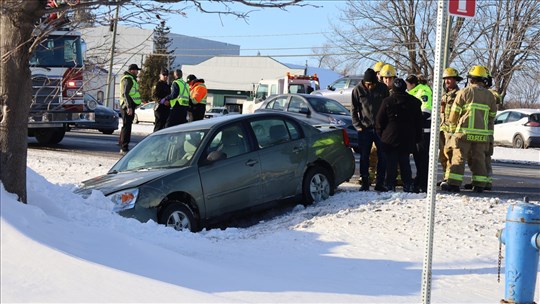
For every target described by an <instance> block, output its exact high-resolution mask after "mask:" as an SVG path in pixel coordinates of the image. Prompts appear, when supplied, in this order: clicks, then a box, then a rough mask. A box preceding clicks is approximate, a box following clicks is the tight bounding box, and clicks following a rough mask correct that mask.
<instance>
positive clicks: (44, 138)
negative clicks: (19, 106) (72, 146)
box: [34, 128, 66, 145]
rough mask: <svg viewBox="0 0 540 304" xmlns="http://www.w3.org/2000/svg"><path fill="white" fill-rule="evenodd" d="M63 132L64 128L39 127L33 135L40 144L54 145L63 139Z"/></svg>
mask: <svg viewBox="0 0 540 304" xmlns="http://www.w3.org/2000/svg"><path fill="white" fill-rule="evenodd" d="M65 134H66V129H65V128H39V129H36V130H35V131H34V136H35V137H36V140H37V141H38V143H39V144H41V145H56V144H57V143H59V142H61V141H62V139H64V135H65Z"/></svg>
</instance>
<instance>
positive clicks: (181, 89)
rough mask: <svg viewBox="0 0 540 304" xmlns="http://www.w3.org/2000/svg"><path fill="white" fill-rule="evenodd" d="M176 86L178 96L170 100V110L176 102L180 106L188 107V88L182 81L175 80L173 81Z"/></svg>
mask: <svg viewBox="0 0 540 304" xmlns="http://www.w3.org/2000/svg"><path fill="white" fill-rule="evenodd" d="M174 82H175V83H176V84H177V85H178V96H176V98H175V99H171V108H172V107H174V106H175V105H176V103H177V102H178V104H179V105H181V106H186V107H187V106H189V87H188V85H187V83H186V82H185V81H184V80H183V79H181V78H180V79H176V80H175V81H174Z"/></svg>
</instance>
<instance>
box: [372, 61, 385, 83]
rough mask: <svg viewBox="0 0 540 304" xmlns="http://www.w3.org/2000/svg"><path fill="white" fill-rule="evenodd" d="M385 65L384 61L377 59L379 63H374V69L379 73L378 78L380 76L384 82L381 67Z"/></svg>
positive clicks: (380, 79)
mask: <svg viewBox="0 0 540 304" xmlns="http://www.w3.org/2000/svg"><path fill="white" fill-rule="evenodd" d="M384 65H385V63H384V62H382V61H377V63H375V64H374V65H373V70H374V71H375V73H377V78H379V81H380V82H382V78H381V69H382V67H383V66H384Z"/></svg>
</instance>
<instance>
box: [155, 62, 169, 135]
mask: <svg viewBox="0 0 540 304" xmlns="http://www.w3.org/2000/svg"><path fill="white" fill-rule="evenodd" d="M168 78H169V71H168V70H167V69H162V70H161V73H160V74H159V80H158V82H157V83H156V85H155V86H154V94H153V95H154V99H155V100H156V105H155V106H154V117H155V118H156V119H155V124H154V132H156V131H159V130H161V129H163V128H165V125H166V124H167V119H168V118H169V113H170V112H171V107H170V106H168V105H166V104H165V102H163V103H162V102H161V100H162V99H163V98H165V97H167V96H168V95H169V94H171V87H170V85H169V83H168V82H167V79H168Z"/></svg>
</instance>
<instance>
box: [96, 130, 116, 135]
mask: <svg viewBox="0 0 540 304" xmlns="http://www.w3.org/2000/svg"><path fill="white" fill-rule="evenodd" d="M99 131H100V132H101V133H103V134H109V135H110V134H113V133H114V130H113V129H101V130H99Z"/></svg>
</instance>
